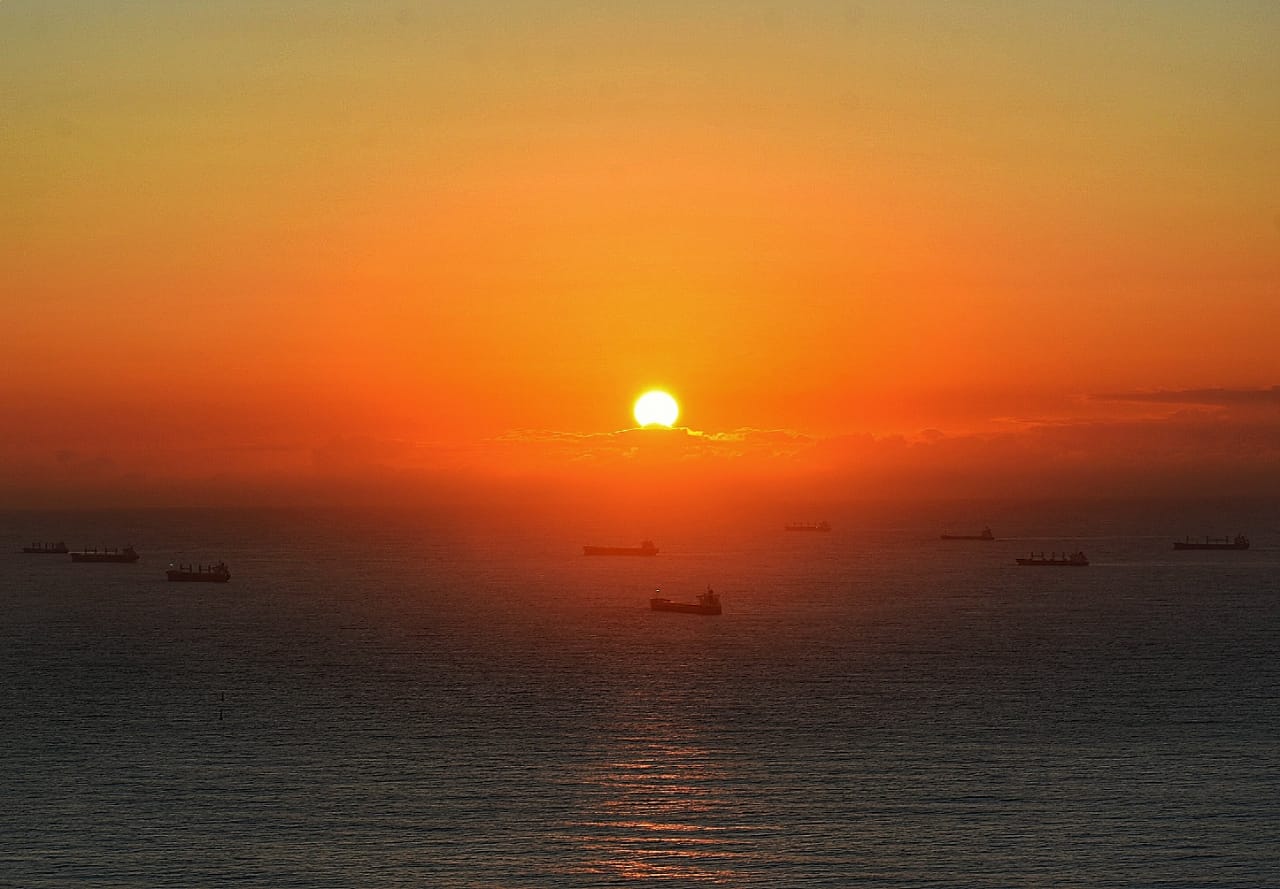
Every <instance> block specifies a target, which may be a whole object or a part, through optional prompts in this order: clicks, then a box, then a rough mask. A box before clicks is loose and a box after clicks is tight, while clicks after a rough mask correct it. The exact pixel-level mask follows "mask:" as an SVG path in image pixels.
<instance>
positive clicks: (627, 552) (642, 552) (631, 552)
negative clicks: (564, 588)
mask: <svg viewBox="0 0 1280 889" xmlns="http://www.w3.org/2000/svg"><path fill="white" fill-rule="evenodd" d="M582 554H583V555H584V556H656V555H657V554H658V550H657V548H656V547H654V548H652V549H647V548H644V547H639V546H584V547H583V548H582Z"/></svg>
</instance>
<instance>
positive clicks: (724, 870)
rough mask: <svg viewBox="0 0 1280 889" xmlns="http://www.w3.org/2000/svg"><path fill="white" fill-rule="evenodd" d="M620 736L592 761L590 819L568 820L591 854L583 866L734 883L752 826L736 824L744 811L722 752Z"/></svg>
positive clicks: (624, 874) (585, 780)
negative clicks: (742, 837)
mask: <svg viewBox="0 0 1280 889" xmlns="http://www.w3.org/2000/svg"><path fill="white" fill-rule="evenodd" d="M646 728H650V729H652V728H654V727H653V726H646ZM665 728H668V729H669V728H670V726H666V727H665ZM654 734H659V733H658V732H656V731H655V732H654ZM663 734H666V735H667V736H668V737H670V735H671V734H672V733H671V732H669V731H667V732H663ZM617 741H618V744H617V746H616V747H615V748H614V749H613V750H611V751H601V755H600V756H599V757H594V758H590V759H589V760H587V761H586V762H585V763H584V771H583V774H582V775H581V782H582V787H583V791H584V793H585V795H586V797H587V799H586V800H584V803H585V806H584V809H583V815H584V816H585V817H584V818H583V819H582V820H580V821H577V822H574V823H572V824H570V825H567V827H568V829H569V831H570V832H571V833H572V837H571V839H572V841H573V842H574V844H575V845H577V846H578V847H579V848H580V849H581V850H582V851H583V852H584V853H585V859H586V860H585V861H584V862H583V865H582V867H581V868H580V871H581V872H584V873H591V874H597V875H600V876H608V877H613V878H621V879H626V880H650V881H671V882H680V883H683V884H688V883H701V884H707V885H728V884H732V883H734V882H735V881H736V878H737V875H738V874H737V869H736V868H735V866H734V864H735V861H737V860H739V859H741V858H742V857H743V855H744V851H743V849H742V847H741V845H740V844H739V842H738V839H739V838H738V836H737V835H738V834H740V833H742V832H743V830H747V831H749V830H751V829H752V828H746V827H745V826H744V825H741V824H740V823H735V822H737V821H740V816H741V813H740V812H738V811H736V809H737V806H736V804H735V801H734V796H735V793H734V792H733V790H732V783H733V782H732V781H731V780H730V776H729V775H728V772H727V769H726V767H725V765H724V763H723V762H721V761H719V760H718V758H717V757H716V755H715V751H713V750H712V749H711V748H709V747H707V746H703V745H700V744H696V743H692V742H689V741H676V740H662V741H659V740H654V739H653V738H651V737H638V736H623V737H618V738H617Z"/></svg>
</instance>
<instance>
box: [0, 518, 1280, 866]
mask: <svg viewBox="0 0 1280 889" xmlns="http://www.w3.org/2000/svg"><path fill="white" fill-rule="evenodd" d="M818 519H826V520H829V521H830V522H831V523H832V525H833V530H832V531H831V533H827V534H821V533H785V532H783V530H782V526H783V524H784V523H785V522H787V521H792V520H800V521H811V520H818ZM986 524H990V525H991V526H992V528H993V529H994V531H995V533H996V535H997V537H998V538H1000V539H998V540H997V541H995V542H978V541H973V542H970V541H942V540H940V539H939V535H940V534H941V533H976V532H977V531H979V530H980V529H981V528H982V526H983V525H986ZM1241 532H1243V533H1247V534H1249V536H1250V537H1251V539H1252V541H1253V546H1252V548H1251V549H1249V550H1248V551H1244V552H1175V551H1173V549H1172V545H1171V541H1172V540H1174V539H1180V538H1182V537H1183V536H1185V535H1188V534H1190V535H1196V536H1199V535H1204V534H1213V535H1234V534H1236V533H1241ZM646 537H647V538H652V539H653V540H654V541H655V543H657V545H658V546H659V548H660V550H661V551H660V553H659V554H658V555H657V556H655V557H652V558H623V557H615V558H610V557H597V558H592V557H584V556H583V555H582V545H583V544H588V543H591V544H608V545H635V544H637V543H639V541H640V540H641V539H642V538H646ZM59 539H63V540H66V542H67V543H68V544H69V545H70V546H71V547H72V548H73V549H78V548H81V547H83V546H86V545H87V546H123V545H125V544H128V543H131V544H133V545H134V546H135V547H137V549H138V551H139V552H140V553H141V554H142V559H141V561H139V562H138V563H136V564H133V565H114V564H101V565H86V564H75V563H72V562H71V561H70V559H69V558H68V557H67V556H52V555H24V554H21V553H20V552H18V550H19V549H20V548H21V547H22V546H23V545H25V544H28V543H31V542H34V541H45V540H59ZM4 541H7V543H3V542H4ZM0 543H3V548H4V552H2V553H0V608H2V609H3V612H2V613H3V617H2V618H0V886H5V887H10V886H12V887H29V889H34V887H54V886H58V887H60V886H96V887H115V886H120V887H126V886H127V887H140V886H146V887H209V886H236V887H354V886H360V887H393V886H395V887H399V886H415V887H416V886H424V887H459V889H461V887H467V889H524V887H592V886H632V887H650V886H653V887H659V886H695V887H696V886H727V887H756V886H760V887H763V886H769V887H854V886H876V887H883V886H910V887H931V886H939V887H940V886H965V887H1032V886H1035V887H1046V886H1054V887H1064V886H1090V887H1105V886H1161V887H1175V886H1185V887H1210V886H1224V887H1225V886H1238V887H1261V886H1280V841H1278V838H1280V768H1278V766H1277V764H1280V700H1278V696H1277V688H1280V657H1278V655H1280V588H1278V587H1280V505H1277V504H1274V503H1269V502H1248V501H1245V502H1235V503H1226V502H1223V503H1194V504H1190V503H1188V504H1170V503H1086V502H1062V503H1039V504H1017V503H1004V504H999V503H981V504H979V503H963V502H956V503H937V504H914V505H898V506H892V505H884V504H879V505H877V504H853V503H851V504H845V505H834V506H831V507H830V508H829V509H827V510H826V511H824V512H823V513H822V514H800V515H794V514H792V515H782V514H773V513H771V512H769V511H768V510H759V511H752V510H746V509H744V510H735V511H730V512H728V513H726V514H725V515H721V516H719V517H718V518H716V519H715V520H711V519H708V518H706V517H698V516H680V517H671V518H670V519H666V520H664V519H663V518H662V517H661V516H659V517H656V518H655V517H650V518H648V519H647V520H646V521H645V522H644V523H643V527H641V526H640V523H636V524H634V525H633V524H629V523H626V522H623V521H619V520H618V519H617V518H616V517H614V518H612V519H609V518H605V517H600V516H598V517H595V518H583V519H582V520H581V521H580V522H575V521H574V520H573V519H572V517H569V518H566V517H565V516H564V515H559V516H557V517H555V518H554V519H552V518H549V517H543V518H541V519H536V518H535V519H525V520H522V519H521V518H520V517H519V516H518V515H516V514H508V515H505V516H501V517H500V518H492V517H491V519H489V520H483V521H482V520H476V519H468V518H464V517H460V516H456V515H449V514H447V513H444V512H441V511H439V510H435V511H423V512H422V513H416V512H414V511H413V510H411V509H398V510H395V511H392V512H389V513H388V512H380V511H375V510H370V509H365V510H337V509H334V510H285V509H280V510H267V509H263V510H149V511H148V510H143V511H115V512H111V511H100V512H54V511H45V512H5V513H0ZM1077 548H1079V549H1083V550H1084V551H1085V552H1086V553H1087V555H1088V557H1089V559H1090V562H1091V564H1090V565H1089V566H1088V567H1084V568H1026V567H1018V566H1017V565H1016V564H1015V563H1014V559H1015V557H1017V556H1020V555H1025V554H1027V553H1028V552H1031V551H1037V552H1038V551H1053V550H1057V551H1064V550H1068V549H1072V550H1073V549H1077ZM219 559H224V560H225V561H226V562H227V563H228V565H229V566H230V568H231V572H232V579H231V582H230V583H228V584H225V585H222V584H175V583H168V582H166V580H165V578H164V569H165V568H166V567H167V565H168V564H169V562H171V561H183V562H186V561H193V562H204V563H209V562H213V561H217V560H219ZM707 585H712V586H713V587H714V588H715V589H716V590H717V591H718V592H719V593H720V594H721V598H722V600H723V603H724V613H723V615H721V616H718V617H708V616H700V615H687V614H671V613H657V612H653V611H650V610H649V609H648V599H649V598H650V596H652V595H655V593H654V591H655V590H658V589H661V590H662V593H661V595H663V596H668V597H670V598H673V599H684V600H690V601H691V600H693V598H694V597H695V596H696V595H697V593H698V592H700V591H701V590H702V589H704V588H705V587H706V586H707Z"/></svg>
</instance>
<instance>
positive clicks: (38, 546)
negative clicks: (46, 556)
mask: <svg viewBox="0 0 1280 889" xmlns="http://www.w3.org/2000/svg"><path fill="white" fill-rule="evenodd" d="M22 551H23V552H24V553H59V554H61V555H64V556H65V555H66V554H67V545H66V544H65V543H63V542H62V541H61V540H59V541H58V542H57V543H33V544H31V545H30V546H24V547H23V548H22Z"/></svg>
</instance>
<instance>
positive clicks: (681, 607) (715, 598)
mask: <svg viewBox="0 0 1280 889" xmlns="http://www.w3.org/2000/svg"><path fill="white" fill-rule="evenodd" d="M649 608H650V609H652V610H653V611H678V612H680V613H681V614H719V613H720V595H719V594H718V593H717V592H716V591H715V590H713V589H711V587H707V591H706V592H705V593H698V601H697V602H696V603H695V602H672V601H671V600H670V599H663V598H653V599H650V600H649Z"/></svg>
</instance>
